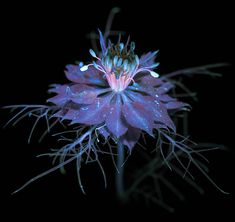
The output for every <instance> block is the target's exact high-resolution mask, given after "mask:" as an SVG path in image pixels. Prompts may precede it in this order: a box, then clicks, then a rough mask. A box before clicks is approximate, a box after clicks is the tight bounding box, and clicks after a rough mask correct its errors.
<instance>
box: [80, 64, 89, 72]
mask: <svg viewBox="0 0 235 222" xmlns="http://www.w3.org/2000/svg"><path fill="white" fill-rule="evenodd" d="M88 67H89V66H86V65H85V66H83V67H81V68H80V70H81V71H82V72H85V71H87V70H88Z"/></svg>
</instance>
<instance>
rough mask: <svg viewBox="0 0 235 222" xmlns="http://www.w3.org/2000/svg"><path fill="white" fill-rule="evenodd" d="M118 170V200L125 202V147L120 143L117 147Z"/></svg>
mask: <svg viewBox="0 0 235 222" xmlns="http://www.w3.org/2000/svg"><path fill="white" fill-rule="evenodd" d="M117 153H118V155H117V169H118V171H116V192H117V198H118V200H120V201H124V184H123V176H124V175H123V174H124V165H123V163H124V146H123V144H122V143H120V142H118V145H117Z"/></svg>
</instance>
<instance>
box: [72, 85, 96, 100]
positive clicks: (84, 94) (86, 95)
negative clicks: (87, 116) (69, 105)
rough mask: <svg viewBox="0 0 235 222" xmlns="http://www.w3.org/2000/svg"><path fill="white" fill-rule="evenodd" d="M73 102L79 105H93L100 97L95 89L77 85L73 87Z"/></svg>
mask: <svg viewBox="0 0 235 222" xmlns="http://www.w3.org/2000/svg"><path fill="white" fill-rule="evenodd" d="M71 91H72V95H71V100H72V101H73V102H75V103H78V104H91V103H93V102H94V101H95V99H96V98H97V96H98V90H97V89H96V88H94V87H91V86H87V85H83V84H76V85H73V86H71Z"/></svg>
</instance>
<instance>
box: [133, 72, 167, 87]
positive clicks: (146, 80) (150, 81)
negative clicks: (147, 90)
mask: <svg viewBox="0 0 235 222" xmlns="http://www.w3.org/2000/svg"><path fill="white" fill-rule="evenodd" d="M137 77H138V76H137ZM137 81H138V82H140V85H148V86H160V85H162V84H163V81H162V80H161V79H159V78H154V77H152V76H151V75H149V74H147V75H142V76H140V77H139V78H138V80H137Z"/></svg>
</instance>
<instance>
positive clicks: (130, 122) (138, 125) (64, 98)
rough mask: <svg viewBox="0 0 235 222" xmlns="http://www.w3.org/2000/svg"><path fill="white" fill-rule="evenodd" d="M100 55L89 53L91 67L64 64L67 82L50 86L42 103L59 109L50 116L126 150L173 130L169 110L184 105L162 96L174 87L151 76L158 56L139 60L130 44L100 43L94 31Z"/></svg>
mask: <svg viewBox="0 0 235 222" xmlns="http://www.w3.org/2000/svg"><path fill="white" fill-rule="evenodd" d="M99 34H100V46H101V52H100V53H99V54H98V55H96V53H95V52H94V51H93V50H92V49H90V54H91V56H92V57H93V60H94V61H93V62H92V63H90V64H88V65H83V64H80V65H67V66H66V71H65V74H66V77H67V78H68V80H70V81H71V82H70V83H68V84H65V85H56V86H55V87H54V88H52V89H50V92H54V93H57V95H56V96H54V97H53V98H50V99H49V100H48V101H49V102H52V103H54V104H55V105H56V106H57V107H59V111H58V112H57V113H56V114H55V116H57V117H59V118H62V119H67V120H70V121H71V123H72V124H77V123H79V124H85V125H97V126H99V127H98V128H99V133H100V134H101V135H103V136H104V137H105V138H107V137H111V138H112V139H113V140H115V141H119V142H120V143H122V144H124V145H126V146H127V147H128V148H129V149H132V148H133V147H134V145H135V144H136V142H137V141H138V139H139V137H140V134H141V132H143V131H144V132H146V133H148V134H149V135H151V136H153V130H154V129H161V128H163V129H168V130H171V131H175V125H174V123H173V122H172V120H171V118H170V116H169V111H170V110H176V111H177V110H181V109H182V108H183V107H185V106H187V104H185V103H183V102H180V101H178V100H177V99H175V98H172V97H171V96H169V95H168V92H169V91H170V90H171V89H172V88H173V87H174V85H173V84H172V83H171V82H168V81H166V80H164V79H162V78H161V77H160V76H159V74H158V73H156V72H155V71H154V69H155V68H157V67H158V66H159V63H156V62H155V59H156V55H157V53H158V51H155V52H149V53H147V54H145V55H142V56H141V57H139V56H138V55H136V54H135V43H134V42H130V43H129V39H128V41H127V42H126V43H125V44H124V43H122V42H121V41H120V40H119V41H118V42H117V44H113V43H112V42H110V41H109V43H108V44H106V43H105V41H104V38H103V35H102V33H101V32H100V33H99Z"/></svg>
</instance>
